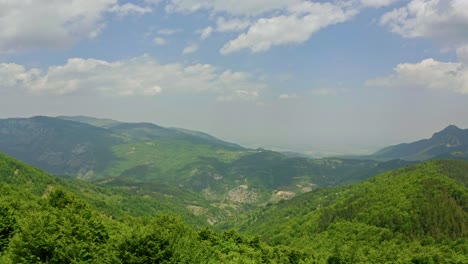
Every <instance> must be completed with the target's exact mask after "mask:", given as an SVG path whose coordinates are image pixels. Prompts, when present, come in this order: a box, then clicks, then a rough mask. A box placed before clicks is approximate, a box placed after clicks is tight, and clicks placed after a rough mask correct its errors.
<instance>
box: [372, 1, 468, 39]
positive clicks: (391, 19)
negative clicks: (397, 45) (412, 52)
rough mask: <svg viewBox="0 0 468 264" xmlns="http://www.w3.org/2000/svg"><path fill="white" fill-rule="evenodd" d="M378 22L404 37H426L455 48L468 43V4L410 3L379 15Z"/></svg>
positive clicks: (442, 2) (465, 2)
mask: <svg viewBox="0 0 468 264" xmlns="http://www.w3.org/2000/svg"><path fill="white" fill-rule="evenodd" d="M380 23H381V24H382V25H384V26H386V27H388V28H389V30H390V31H392V32H394V33H396V34H399V35H401V36H403V37H405V38H418V37H422V38H428V39H432V40H434V41H436V42H438V43H439V44H441V45H443V46H444V48H457V47H458V46H463V45H466V44H468V31H467V30H466V29H467V28H468V1H466V0H412V1H410V2H409V3H408V4H407V5H406V6H404V7H401V8H398V9H394V10H393V11H391V12H388V13H386V14H385V15H383V16H382V18H381V20H380Z"/></svg>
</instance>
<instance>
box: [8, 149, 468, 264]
mask: <svg viewBox="0 0 468 264" xmlns="http://www.w3.org/2000/svg"><path fill="white" fill-rule="evenodd" d="M467 172H468V163H467V162H463V161H431V162H426V163H421V164H417V165H414V166H409V167H406V168H403V169H400V170H396V171H391V172H388V173H384V174H382V175H379V176H377V177H375V178H372V179H370V180H367V181H365V182H363V183H360V184H355V185H350V186H344V187H334V188H320V189H317V190H316V191H313V192H310V193H307V194H303V195H300V196H297V197H295V198H293V199H291V200H289V201H281V202H279V203H277V204H270V205H267V206H266V207H265V208H263V209H259V210H254V211H253V212H251V213H248V214H246V215H242V216H238V217H235V218H231V219H232V220H230V221H226V222H224V223H221V224H218V225H217V226H215V227H209V226H207V225H205V224H203V223H200V222H196V221H195V222H192V223H190V220H188V219H190V217H189V216H185V217H184V216H183V215H181V216H178V215H176V214H174V213H165V212H164V210H155V211H154V212H149V213H148V214H144V213H142V212H139V211H138V210H137V211H135V210H134V209H133V210H126V207H119V205H121V203H120V202H119V201H118V200H116V201H113V203H107V204H104V205H103V204H99V203H96V201H94V202H93V199H91V198H90V197H91V196H93V195H89V194H88V195H87V194H86V193H87V192H88V193H93V194H97V193H103V194H101V195H103V196H104V195H105V193H107V194H113V195H114V196H113V197H114V198H116V199H117V198H118V199H121V200H122V201H123V203H127V204H126V206H127V207H128V208H130V207H138V204H139V203H140V202H142V201H139V200H138V199H137V200H133V203H129V202H128V201H127V202H125V201H124V200H125V199H124V198H125V195H131V194H125V193H119V190H114V189H112V188H109V189H107V188H104V187H94V188H93V187H92V184H90V183H83V184H82V185H79V184H78V185H77V184H76V182H75V183H74V184H70V183H67V181H68V180H66V179H62V178H56V177H53V176H50V175H48V174H47V173H45V172H43V171H41V170H39V169H36V168H33V167H30V166H28V165H26V164H24V163H22V162H20V161H17V160H15V159H13V158H10V157H8V156H5V155H0V180H1V184H0V191H1V193H2V196H1V198H0V251H1V257H0V262H1V263H386V262H388V263H467V262H468V241H467V237H468V191H467V188H466V186H467V183H468V173H467ZM72 181H78V180H72ZM71 186H75V187H74V188H71ZM76 186H80V187H79V188H78V187H76ZM119 195H120V196H119ZM142 204H143V206H145V204H144V203H142ZM146 206H149V207H150V205H148V204H147V205H146ZM187 220H188V221H187Z"/></svg>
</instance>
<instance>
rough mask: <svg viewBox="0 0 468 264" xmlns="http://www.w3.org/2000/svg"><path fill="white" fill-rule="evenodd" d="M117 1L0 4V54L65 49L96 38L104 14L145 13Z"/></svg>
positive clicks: (17, 0)
mask: <svg viewBox="0 0 468 264" xmlns="http://www.w3.org/2000/svg"><path fill="white" fill-rule="evenodd" d="M149 11H150V9H149V8H143V7H139V6H136V5H134V4H124V5H122V6H120V5H119V4H118V2H117V0H70V1H58V0H34V1H30V0H15V1H0V25H1V26H0V27H1V30H0V53H13V52H21V51H27V50H31V49H37V48H66V47H70V46H71V45H73V44H74V43H76V42H77V41H80V40H82V39H89V38H95V37H97V36H98V35H99V34H100V33H101V31H102V30H103V29H104V28H105V22H104V20H103V17H104V14H105V13H108V12H114V13H117V14H119V15H127V14H133V13H145V12H149Z"/></svg>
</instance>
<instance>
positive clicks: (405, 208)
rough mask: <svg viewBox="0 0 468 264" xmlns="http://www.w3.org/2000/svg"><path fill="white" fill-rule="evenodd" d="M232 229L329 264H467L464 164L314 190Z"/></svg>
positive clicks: (467, 173) (440, 164) (439, 164)
mask: <svg viewBox="0 0 468 264" xmlns="http://www.w3.org/2000/svg"><path fill="white" fill-rule="evenodd" d="M232 225H233V226H235V227H237V229H238V230H240V231H241V232H245V233H248V234H256V235H260V236H261V237H262V238H263V239H264V240H266V241H268V242H269V243H271V244H273V245H288V246H291V247H294V248H299V249H302V250H305V251H308V252H314V253H313V254H314V258H315V259H317V260H322V261H323V262H324V261H325V260H328V263H468V240H467V238H468V162H466V161H455V160H442V161H430V162H426V163H421V164H417V165H413V166H409V167H405V168H402V169H399V170H395V171H390V172H387V173H384V174H381V175H379V176H376V177H374V178H372V179H369V180H367V181H365V182H363V183H359V184H355V185H351V186H347V187H335V188H324V189H319V190H317V191H314V192H311V193H307V194H304V195H301V196H298V197H296V198H293V199H291V200H289V201H283V202H280V203H278V204H275V205H269V206H267V207H266V208H264V209H261V210H258V211H255V212H253V213H251V214H248V215H246V216H242V217H239V218H238V219H237V220H236V221H235V222H234V223H232V222H231V224H225V225H224V228H225V227H226V226H232ZM221 227H223V226H221ZM319 263H321V261H319Z"/></svg>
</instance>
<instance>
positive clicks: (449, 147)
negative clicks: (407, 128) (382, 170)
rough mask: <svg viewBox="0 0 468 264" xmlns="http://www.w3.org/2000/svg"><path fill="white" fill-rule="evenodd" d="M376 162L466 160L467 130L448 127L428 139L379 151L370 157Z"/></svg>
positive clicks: (467, 155)
mask: <svg viewBox="0 0 468 264" xmlns="http://www.w3.org/2000/svg"><path fill="white" fill-rule="evenodd" d="M366 158H372V159H378V160H391V159H404V160H414V161H416V160H430V159H442V158H450V159H452V158H453V159H468V129H460V128H458V127H456V126H453V125H451V126H448V127H447V128H445V129H444V130H442V131H440V132H438V133H435V134H434V135H433V136H432V137H431V138H430V139H423V140H420V141H417V142H413V143H404V144H399V145H395V146H390V147H387V148H384V149H382V150H379V151H378V152H376V153H374V154H373V155H371V156H370V157H366Z"/></svg>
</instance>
